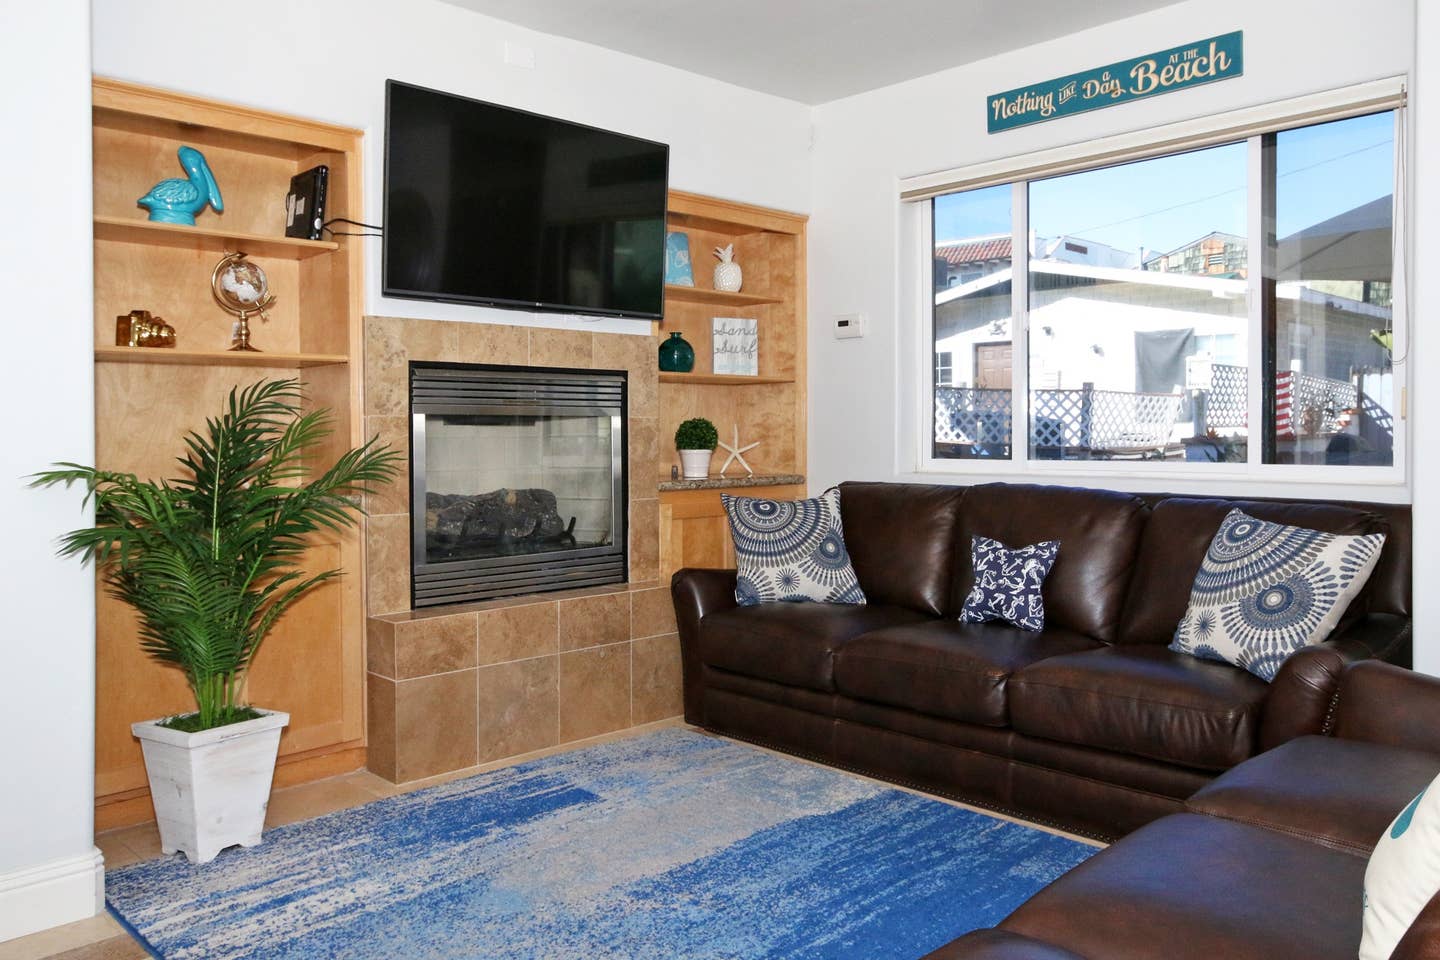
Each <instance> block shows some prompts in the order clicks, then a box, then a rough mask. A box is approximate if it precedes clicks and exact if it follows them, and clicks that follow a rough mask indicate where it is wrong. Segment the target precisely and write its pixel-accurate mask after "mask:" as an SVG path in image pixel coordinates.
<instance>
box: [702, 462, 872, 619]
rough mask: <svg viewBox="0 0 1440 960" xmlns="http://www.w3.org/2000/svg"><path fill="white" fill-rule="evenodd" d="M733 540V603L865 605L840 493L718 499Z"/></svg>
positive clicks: (722, 496) (724, 497) (830, 491)
mask: <svg viewBox="0 0 1440 960" xmlns="http://www.w3.org/2000/svg"><path fill="white" fill-rule="evenodd" d="M720 502H721V503H723V504H724V505H725V512H726V513H727V514H729V516H730V533H731V535H732V536H733V537H734V540H735V566H736V569H737V579H736V581H735V601H736V602H737V603H739V604H740V606H742V607H747V606H753V605H755V604H757V603H774V602H775V601H803V600H813V601H816V602H818V603H864V602H865V592H864V591H863V590H861V589H860V581H859V580H858V579H856V577H855V568H854V567H853V566H852V565H851V563H850V554H849V552H848V551H847V550H846V549H845V532H844V530H843V529H841V526H840V491H839V490H836V489H834V488H833V487H832V488H831V489H829V490H826V491H825V492H824V493H822V494H820V496H818V497H812V498H811V499H809V500H766V499H763V498H759V497H732V496H730V495H729V494H728V493H722V494H720Z"/></svg>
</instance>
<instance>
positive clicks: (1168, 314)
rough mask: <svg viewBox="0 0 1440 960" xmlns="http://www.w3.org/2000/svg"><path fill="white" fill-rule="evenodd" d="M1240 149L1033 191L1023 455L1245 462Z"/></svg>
mask: <svg viewBox="0 0 1440 960" xmlns="http://www.w3.org/2000/svg"><path fill="white" fill-rule="evenodd" d="M1246 154H1247V147H1246V145H1245V144H1244V143H1237V144H1227V145H1224V146H1219V147H1211V148H1209V149H1205V150H1197V151H1193V152H1190V153H1183V154H1176V155H1173V156H1167V157H1158V158H1155V159H1152V160H1144V161H1139V162H1135V163H1129V164H1124V165H1122V166H1116V167H1107V168H1103V169H1098V170H1087V171H1084V172H1082V173H1075V174H1069V175H1066V176H1061V177H1054V178H1050V179H1047V180H1037V181H1033V182H1031V183H1030V185H1029V213H1030V224H1029V226H1030V229H1029V234H1028V244H1029V247H1030V250H1029V314H1030V315H1029V346H1030V353H1029V377H1030V397H1029V412H1030V413H1029V425H1030V426H1029V443H1030V456H1031V457H1032V458H1035V459H1048V460H1054V459H1064V460H1136V461H1140V460H1144V461H1164V462H1184V461H1191V462H1205V463H1211V462H1220V461H1241V462H1243V461H1244V460H1245V458H1246V450H1247V442H1248V439H1247V438H1248V431H1247V428H1246V412H1247V410H1248V404H1247V399H1246V398H1247V383H1248V371H1247V370H1246V369H1245V367H1244V363H1245V358H1246V355H1247V354H1246V351H1247V347H1246V345H1247V331H1248V328H1249V319H1248V306H1247V299H1246V292H1247V289H1248V280H1247V277H1248V273H1249V244H1248V241H1247V239H1246V232H1247V231H1246V223H1247V209H1246V200H1247V196H1248V190H1247V187H1246V177H1247V170H1246V167H1247V164H1246Z"/></svg>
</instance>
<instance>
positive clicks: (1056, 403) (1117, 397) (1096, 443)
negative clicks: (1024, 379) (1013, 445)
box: [1030, 390, 1183, 451]
mask: <svg viewBox="0 0 1440 960" xmlns="http://www.w3.org/2000/svg"><path fill="white" fill-rule="evenodd" d="M1030 397H1031V408H1032V411H1033V415H1034V419H1033V421H1032V422H1031V427H1030V442H1031V444H1033V445H1034V446H1036V447H1073V448H1076V449H1081V450H1094V451H1115V450H1132V449H1142V450H1146V449H1156V450H1159V449H1162V448H1164V447H1165V446H1166V445H1167V444H1168V443H1169V442H1170V437H1171V434H1172V433H1173V432H1174V429H1175V418H1176V417H1177V416H1178V415H1179V413H1180V403H1181V400H1182V399H1183V397H1182V396H1181V395H1180V394H1178V393H1124V392H1121V391H1118V390H1034V391H1032V392H1031V394H1030Z"/></svg>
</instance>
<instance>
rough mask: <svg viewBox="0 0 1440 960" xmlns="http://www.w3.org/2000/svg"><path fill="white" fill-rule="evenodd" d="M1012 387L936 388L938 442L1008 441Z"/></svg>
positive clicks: (936, 437) (936, 440)
mask: <svg viewBox="0 0 1440 960" xmlns="http://www.w3.org/2000/svg"><path fill="white" fill-rule="evenodd" d="M1010 408H1011V400H1010V391H1009V390H988V389H981V388H975V387H936V388H935V442H937V443H1009V442H1010V416H1011V409H1010Z"/></svg>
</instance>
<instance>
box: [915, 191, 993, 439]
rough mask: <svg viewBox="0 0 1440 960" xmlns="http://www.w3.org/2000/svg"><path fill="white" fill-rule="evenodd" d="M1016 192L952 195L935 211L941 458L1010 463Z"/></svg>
mask: <svg viewBox="0 0 1440 960" xmlns="http://www.w3.org/2000/svg"><path fill="white" fill-rule="evenodd" d="M1011 193H1012V190H1011V188H1010V187H1009V186H1008V185H1004V186H998V187H986V188H985V189H983V190H971V191H966V192H963V193H954V194H949V195H947V196H943V197H938V198H936V200H935V203H934V207H933V210H932V214H933V221H932V222H933V224H934V244H933V250H932V255H933V260H932V262H933V270H934V281H933V284H932V287H933V308H934V325H933V330H934V341H935V342H934V355H935V403H934V419H933V421H932V424H933V429H932V448H933V455H934V456H936V457H941V458H949V459H982V458H990V459H1009V457H1010V437H1011V411H1012V407H1013V401H1012V397H1011V391H1010V384H1011V375H1010V370H1011V366H1010V364H1011V356H1012V351H1011V335H1012V334H1011V326H1012V322H1011V320H1012V318H1011V316H1010V314H1011V309H1010V304H1011V294H1010V275H1011V266H1012V263H1013V251H1012V250H1011V245H1012V242H1011V233H1012V231H1011Z"/></svg>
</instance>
